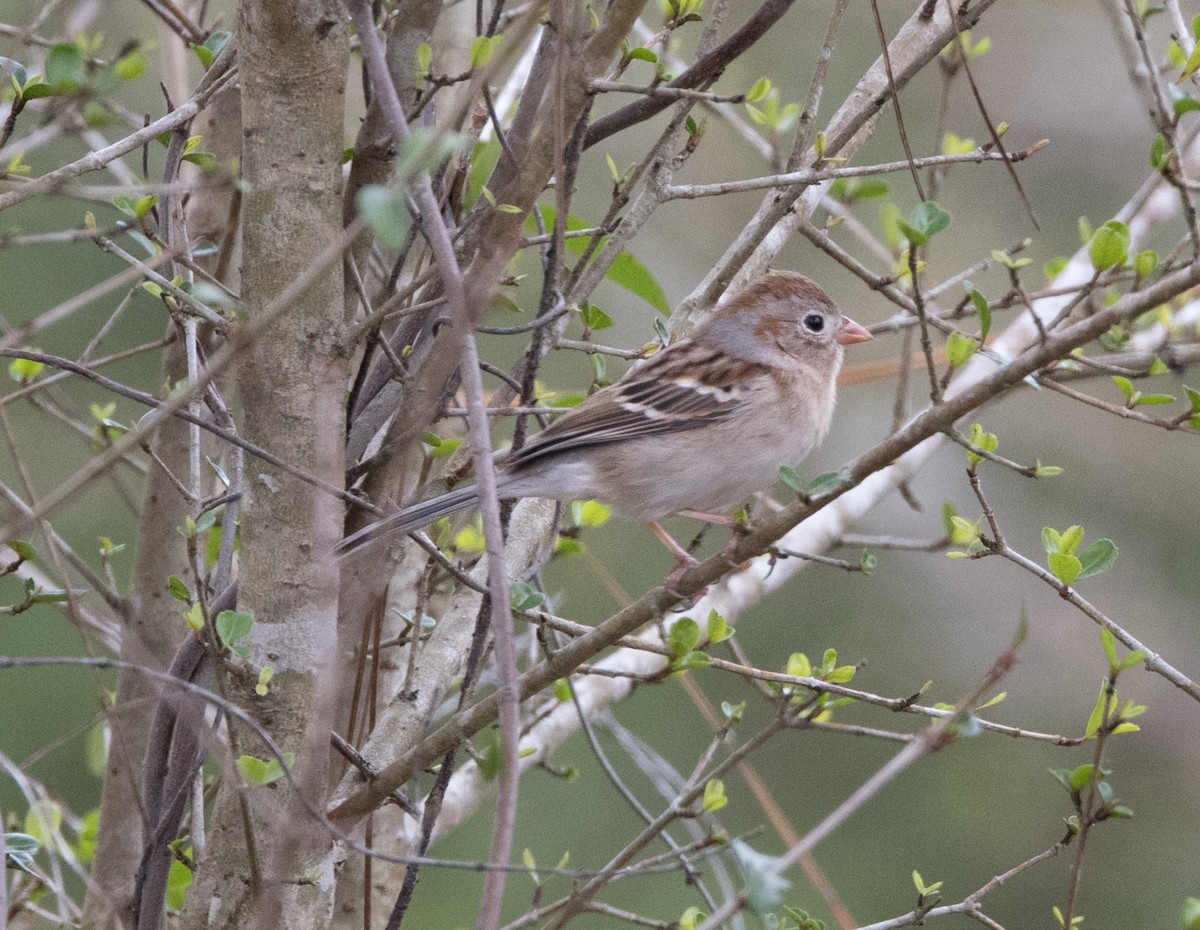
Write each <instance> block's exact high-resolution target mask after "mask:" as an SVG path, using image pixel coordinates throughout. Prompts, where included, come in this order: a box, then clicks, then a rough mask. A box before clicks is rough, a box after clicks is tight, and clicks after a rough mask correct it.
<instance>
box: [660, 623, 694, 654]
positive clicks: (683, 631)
mask: <svg viewBox="0 0 1200 930" xmlns="http://www.w3.org/2000/svg"><path fill="white" fill-rule="evenodd" d="M699 642H700V626H699V624H697V623H696V621H695V620H693V619H692V618H691V617H680V618H679V619H678V620H676V621H675V622H674V623H673V624H671V630H670V632H669V633H667V652H668V653H669V654H670V656H671V658H673V659H678V658H679V657H680V656H683V655H684V654H685V653H688V652H691V651H692V650H693V649H695V648H696V646H697V644H698V643H699Z"/></svg>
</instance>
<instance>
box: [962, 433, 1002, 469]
mask: <svg viewBox="0 0 1200 930" xmlns="http://www.w3.org/2000/svg"><path fill="white" fill-rule="evenodd" d="M967 441H968V442H969V443H970V444H971V445H973V446H975V447H976V448H978V449H982V450H983V451H984V452H995V451H996V449H997V448H998V447H999V445H1000V440H999V438H998V437H997V436H996V434H995V433H989V432H988V431H987V430H985V429H984V428H983V427H982V426H981V425H980V424H978V423H972V424H971V429H970V430H969V431H968V432H967ZM966 453H967V463H968V464H969V465H970V466H971V467H972V468H974V467H975V466H976V465H978V464H979V463H980V462H982V461H983V456H982V455H980V454H979V453H978V452H972V451H971V450H970V449H967V450H966Z"/></svg>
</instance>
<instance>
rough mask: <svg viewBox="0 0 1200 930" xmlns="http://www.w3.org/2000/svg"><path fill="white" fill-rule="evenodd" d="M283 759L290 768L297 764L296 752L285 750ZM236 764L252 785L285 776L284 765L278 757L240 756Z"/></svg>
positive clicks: (263, 783) (267, 783)
mask: <svg viewBox="0 0 1200 930" xmlns="http://www.w3.org/2000/svg"><path fill="white" fill-rule="evenodd" d="M283 761H284V762H286V763H287V767H288V768H289V769H290V768H291V767H292V765H294V764H295V761H296V754H295V753H294V752H285V753H284V754H283ZM236 765H237V768H238V771H239V772H241V773H242V777H243V778H244V779H246V781H247V783H248V784H251V785H260V786H261V785H269V784H271V782H274V781H279V779H281V778H283V766H282V765H280V764H279V760H278V759H270V760H267V759H258V758H256V757H254V756H238V759H237V763H236Z"/></svg>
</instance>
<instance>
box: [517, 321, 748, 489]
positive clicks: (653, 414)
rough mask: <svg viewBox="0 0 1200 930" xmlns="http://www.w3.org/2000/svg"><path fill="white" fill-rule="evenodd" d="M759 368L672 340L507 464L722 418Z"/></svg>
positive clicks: (519, 465) (526, 462)
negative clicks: (748, 379)
mask: <svg viewBox="0 0 1200 930" xmlns="http://www.w3.org/2000/svg"><path fill="white" fill-rule="evenodd" d="M760 368H761V369H762V371H764V372H765V371H766V368H765V367H763V366H760V365H756V364H754V363H750V362H745V361H742V360H738V359H731V358H730V357H729V356H727V355H725V354H724V353H720V352H717V351H715V350H706V349H701V348H700V347H699V346H697V345H696V344H695V343H692V342H688V341H684V342H679V343H675V344H673V345H671V346H670V347H668V348H667V349H665V350H664V351H662V352H661V353H659V354H658V355H655V356H652V357H651V358H650V359H649V360H648V361H647V362H646V363H644V364H642V365H639V366H637V367H636V368H634V369H632V370H631V371H630V372H629V373H628V374H627V375H626V377H624V378H622V379H621V380H620V381H618V382H617V383H616V384H613V385H611V386H609V387H606V388H604V389H603V390H600V391H597V392H596V393H595V394H593V395H592V396H591V397H589V398H588V399H587V400H585V401H584V402H583V403H582V404H580V405H579V406H578V407H575V408H574V409H573V410H571V411H570V412H569V413H567V414H565V415H564V416H563V417H562V418H561V419H558V420H556V421H555V422H554V423H552V424H551V425H550V426H548V427H547V428H546V429H544V430H542V431H541V432H540V433H538V434H537V435H536V436H534V437H533V439H531V440H530V441H529V442H528V443H526V444H525V445H524V446H522V447H521V448H520V450H518V451H517V452H515V453H514V454H513V455H511V456H510V457H509V458H508V460H507V462H506V463H505V466H506V467H507V468H508V469H509V470H513V471H515V470H519V469H521V468H524V467H526V466H528V465H530V464H532V463H533V462H534V461H537V460H539V459H543V458H545V457H547V456H552V455H558V454H560V453H563V452H569V451H573V450H577V449H582V448H586V447H589V446H597V445H604V444H607V443H611V442H620V441H623V440H628V439H640V438H642V437H644V436H655V435H661V434H663V433H672V432H677V431H680V430H690V429H696V428H697V427H700V426H705V425H708V424H711V423H716V422H720V421H722V420H724V419H726V418H727V417H729V416H730V415H731V414H732V413H733V412H734V411H735V410H737V409H738V407H740V406H741V404H742V402H743V401H742V398H741V392H740V391H739V389H738V387H737V385H738V384H739V383H741V382H743V381H744V380H745V379H746V378H747V377H748V376H750V375H753V374H755V373H757V370H758V369H760ZM747 369H754V371H749V370H747Z"/></svg>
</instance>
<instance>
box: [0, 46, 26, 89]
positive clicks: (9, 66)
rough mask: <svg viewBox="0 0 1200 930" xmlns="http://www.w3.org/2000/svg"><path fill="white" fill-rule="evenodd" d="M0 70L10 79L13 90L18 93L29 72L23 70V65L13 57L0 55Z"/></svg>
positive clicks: (23, 85)
mask: <svg viewBox="0 0 1200 930" xmlns="http://www.w3.org/2000/svg"><path fill="white" fill-rule="evenodd" d="M0 71H3V72H4V73H5V74H7V75H8V76H9V77H10V78H11V79H12V84H13V92H14V93H16V94H20V93H21V91H22V90H23V89H24V87H25V83H26V82H27V81H28V80H29V72H28V71H26V70H25V66H24V65H23V64H21V63H20V62H19V61H17V60H16V59H15V58H5V57H4V56H2V55H0Z"/></svg>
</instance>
